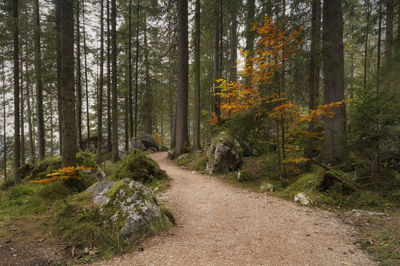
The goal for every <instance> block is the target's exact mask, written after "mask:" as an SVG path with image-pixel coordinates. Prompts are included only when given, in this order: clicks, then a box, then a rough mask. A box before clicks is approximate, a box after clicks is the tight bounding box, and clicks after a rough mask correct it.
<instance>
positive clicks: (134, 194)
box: [87, 179, 171, 240]
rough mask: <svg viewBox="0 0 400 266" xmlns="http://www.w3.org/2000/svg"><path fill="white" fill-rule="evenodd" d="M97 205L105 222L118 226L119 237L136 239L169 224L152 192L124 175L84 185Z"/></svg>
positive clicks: (116, 227) (114, 226) (116, 228)
mask: <svg viewBox="0 0 400 266" xmlns="http://www.w3.org/2000/svg"><path fill="white" fill-rule="evenodd" d="M87 191H88V192H92V199H93V202H94V203H95V204H97V205H99V207H100V213H101V214H102V215H103V216H104V219H105V222H106V223H107V222H108V223H109V224H110V226H113V228H115V230H118V232H119V234H120V237H121V238H122V239H129V240H130V239H138V238H141V237H145V236H147V235H150V234H153V233H157V232H159V231H161V230H163V229H165V228H168V227H169V226H170V225H171V222H170V220H169V219H168V218H167V216H166V215H165V214H164V212H163V211H162V210H161V208H160V206H159V205H158V203H157V200H156V198H155V197H154V195H153V193H152V192H151V191H150V190H149V189H148V188H147V187H146V186H144V185H143V184H142V183H140V182H137V181H133V180H129V179H123V180H120V181H118V182H111V181H102V182H97V183H95V184H94V185H92V186H91V187H89V188H88V189H87Z"/></svg>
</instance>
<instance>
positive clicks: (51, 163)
mask: <svg viewBox="0 0 400 266" xmlns="http://www.w3.org/2000/svg"><path fill="white" fill-rule="evenodd" d="M59 168H61V157H52V158H45V159H44V160H42V161H41V162H39V163H38V164H36V165H34V166H33V169H32V172H31V175H30V176H29V177H28V178H30V179H43V178H46V175H48V174H50V173H52V172H53V171H55V170H57V169H59Z"/></svg>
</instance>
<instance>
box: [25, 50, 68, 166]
mask: <svg viewBox="0 0 400 266" xmlns="http://www.w3.org/2000/svg"><path fill="white" fill-rule="evenodd" d="M26 49H27V50H26V53H25V75H26V78H25V82H26V106H27V116H28V135H29V155H30V162H31V163H32V164H33V163H35V161H36V156H35V140H34V138H33V125H32V109H31V88H30V87H31V85H30V84H31V83H30V77H29V67H28V47H26ZM60 132H61V130H60Z"/></svg>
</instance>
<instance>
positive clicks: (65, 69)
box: [61, 0, 76, 167]
mask: <svg viewBox="0 0 400 266" xmlns="http://www.w3.org/2000/svg"><path fill="white" fill-rule="evenodd" d="M73 75H74V3H73V0H62V5H61V106H62V113H63V120H62V133H63V138H62V139H63V141H62V144H63V147H62V166H63V167H67V166H75V165H76V129H75V125H76V124H75V116H74V110H75V100H74V79H73V78H71V77H73Z"/></svg>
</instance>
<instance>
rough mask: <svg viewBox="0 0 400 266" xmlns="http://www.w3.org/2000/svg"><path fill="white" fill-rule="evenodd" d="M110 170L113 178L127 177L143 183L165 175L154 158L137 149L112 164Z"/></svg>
mask: <svg viewBox="0 0 400 266" xmlns="http://www.w3.org/2000/svg"><path fill="white" fill-rule="evenodd" d="M111 172H112V178H113V179H114V180H120V179H123V178H129V179H132V180H136V181H141V182H143V183H151V182H152V181H154V180H157V179H163V178H166V177H167V175H166V173H165V172H164V171H163V170H161V169H160V167H159V166H158V164H157V163H156V162H155V161H154V160H152V159H150V158H148V157H147V156H146V153H144V152H142V151H139V150H133V151H131V152H130V153H129V154H128V155H127V156H126V157H125V158H124V159H123V160H121V161H120V162H118V163H116V164H115V165H113V166H112V169H111Z"/></svg>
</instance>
